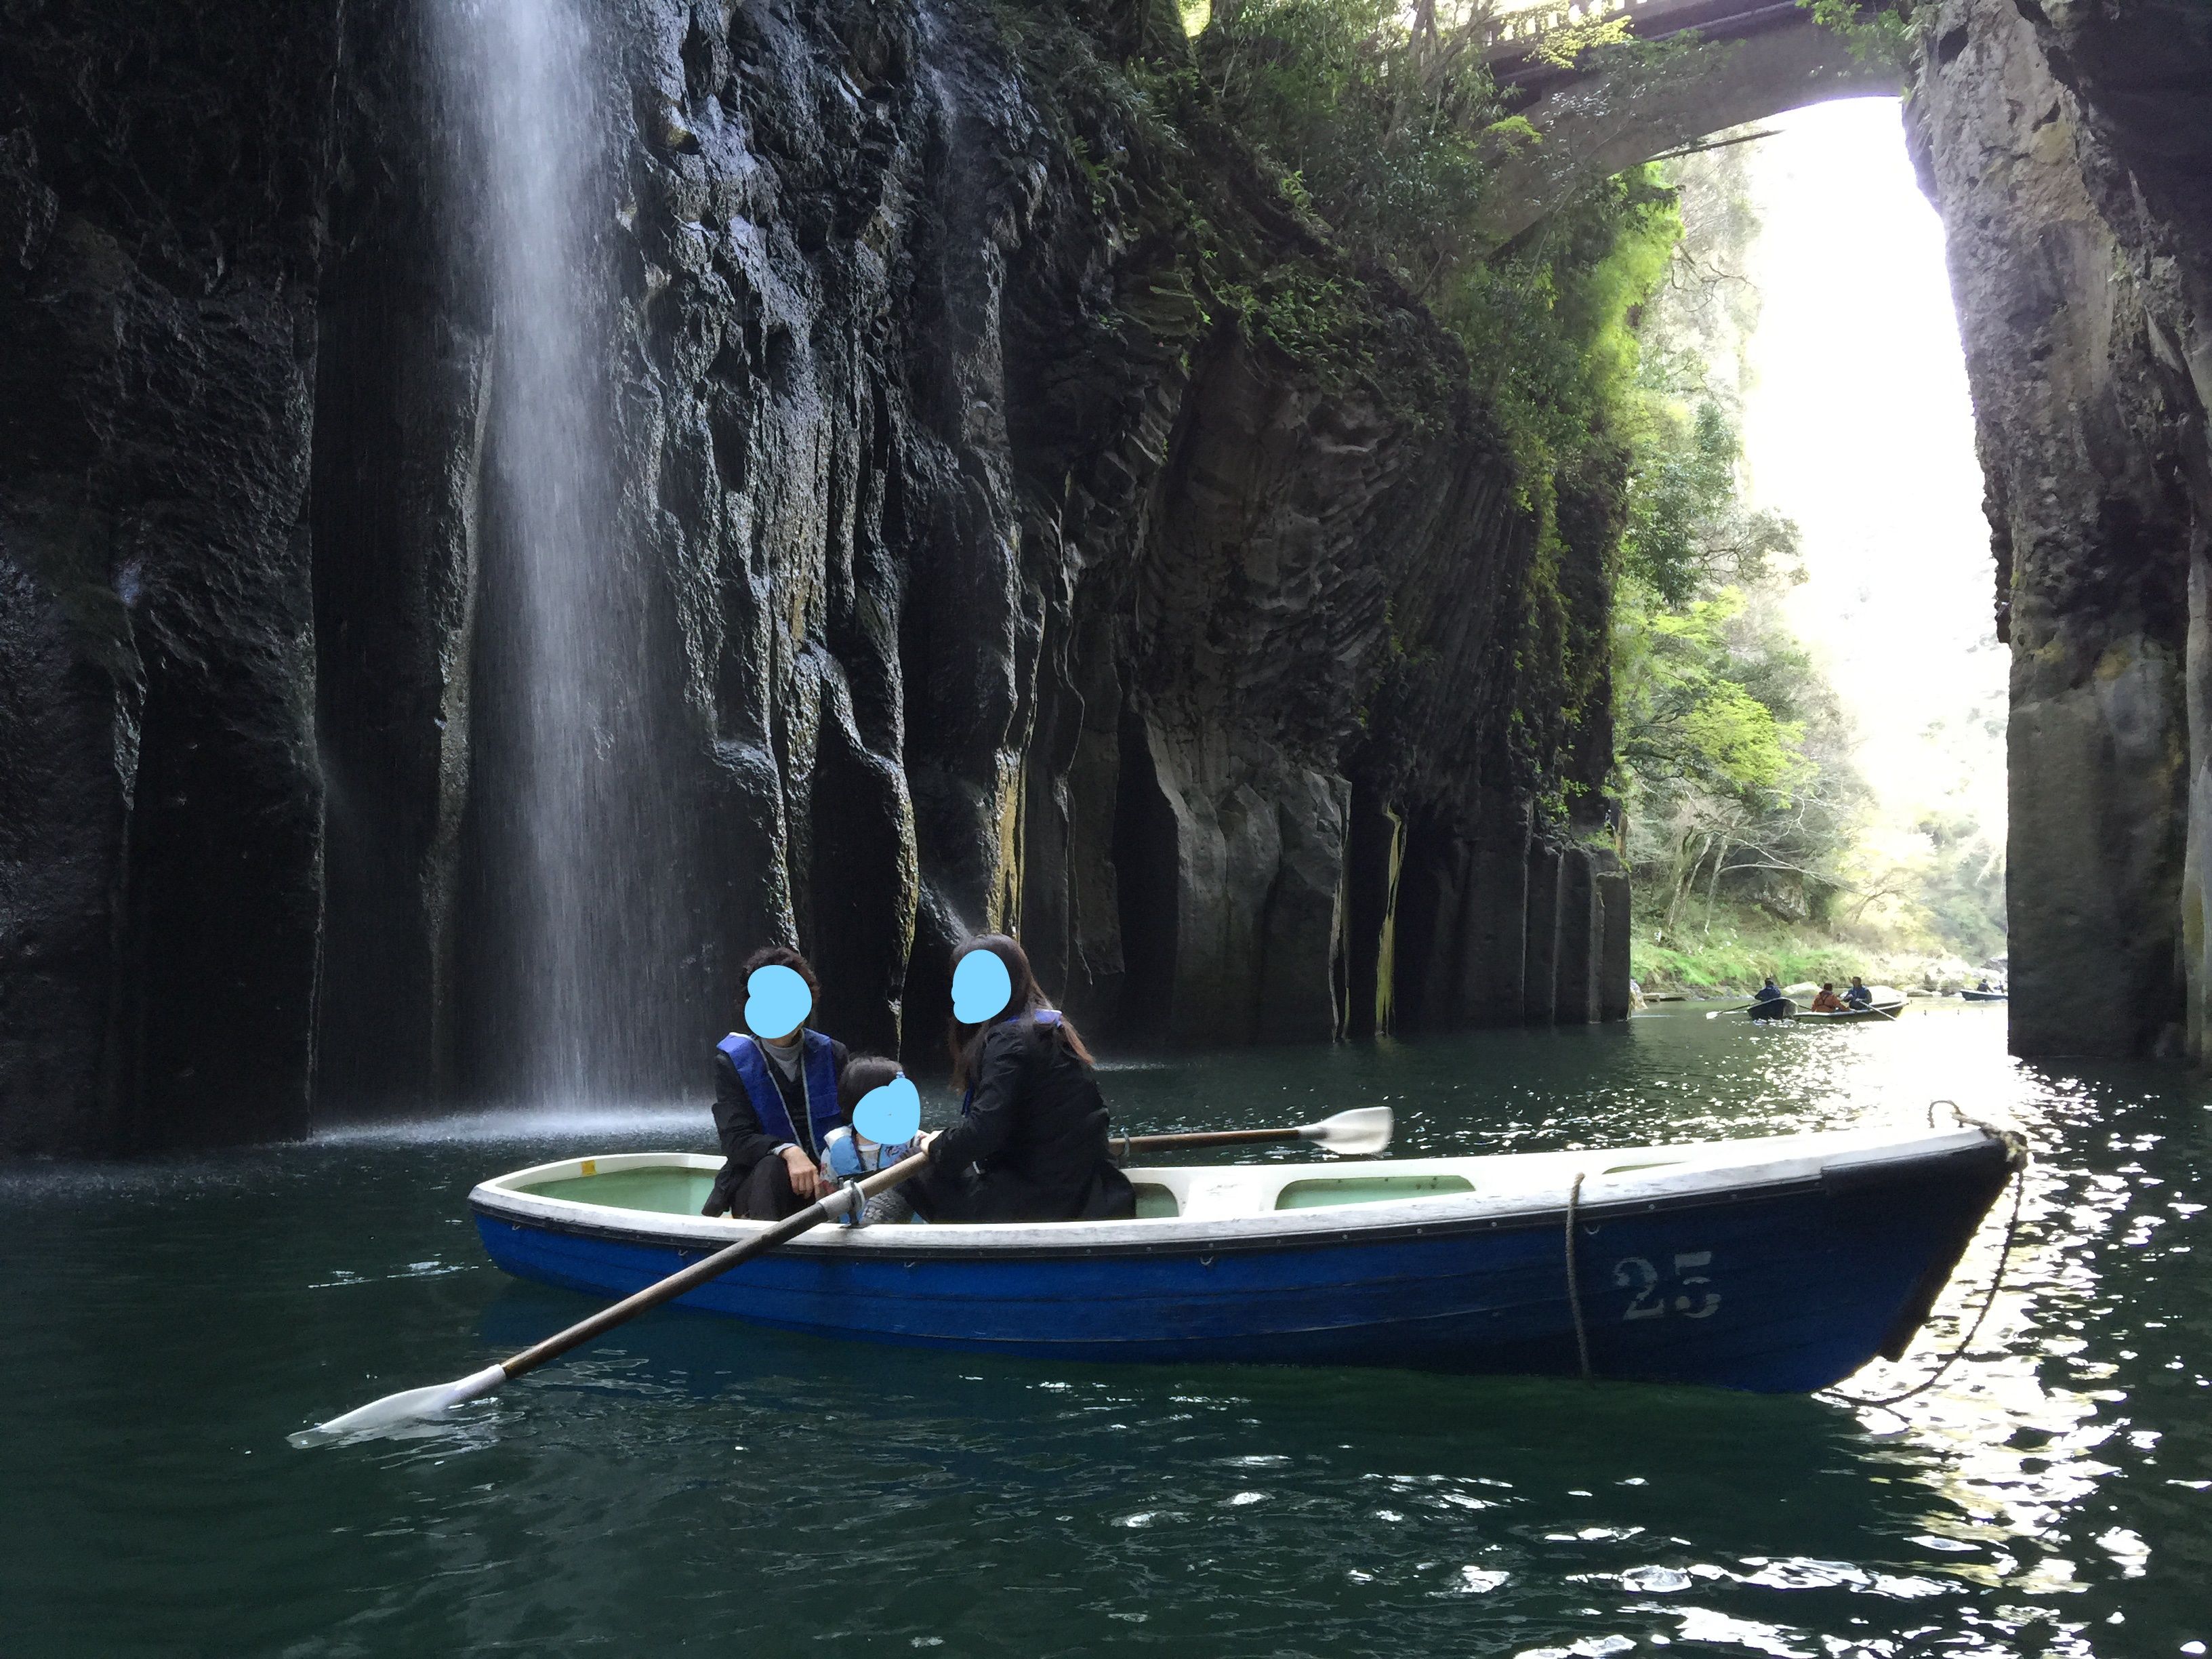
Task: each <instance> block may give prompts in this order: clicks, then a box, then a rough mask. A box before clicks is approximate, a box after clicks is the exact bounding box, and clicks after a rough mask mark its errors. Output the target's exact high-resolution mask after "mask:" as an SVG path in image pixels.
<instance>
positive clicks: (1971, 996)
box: [1959, 991, 2008, 1002]
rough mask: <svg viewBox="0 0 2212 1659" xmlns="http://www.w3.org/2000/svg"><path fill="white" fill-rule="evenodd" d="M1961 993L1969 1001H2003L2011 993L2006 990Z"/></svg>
mask: <svg viewBox="0 0 2212 1659" xmlns="http://www.w3.org/2000/svg"><path fill="white" fill-rule="evenodd" d="M1959 994H1960V996H1961V997H1962V998H1964V999H1965V1000H1966V1001H1968V1002H2002V1001H2004V1000H2006V998H2007V997H2008V993H2007V992H2004V991H1961V992H1960V993H1959Z"/></svg>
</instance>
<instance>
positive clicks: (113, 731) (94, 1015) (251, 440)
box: [0, 0, 340, 1151]
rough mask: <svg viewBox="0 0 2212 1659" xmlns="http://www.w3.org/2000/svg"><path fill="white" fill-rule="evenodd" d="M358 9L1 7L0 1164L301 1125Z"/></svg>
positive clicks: (301, 4)
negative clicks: (336, 249) (333, 339)
mask: <svg viewBox="0 0 2212 1659" xmlns="http://www.w3.org/2000/svg"><path fill="white" fill-rule="evenodd" d="M339 10H340V8H339V7H337V5H336V4H318V3H315V0H283V3H267V4H257V3H252V0H246V3H242V4H234V3H223V4H220V5H217V4H191V3H186V4H179V5H168V6H155V7H146V6H138V5H125V4H102V3H80V4H74V5H70V6H67V7H54V6H46V5H39V4H32V3H9V4H5V5H0V41H4V43H5V45H4V47H0V1150H4V1151H33V1150H44V1149H53V1148H70V1147H113V1146H171V1145H179V1144H190V1143H194V1142H204V1141H209V1140H218V1139H240V1138H248V1137H254V1136H268V1135H275V1134H282V1133H290V1132H296V1131H298V1130H300V1129H301V1128H303V1127H305V1126H306V1124H307V1121H308V1112H309V1102H310V1094H311V1088H312V1076H313V1024H314V1006H315V994H316V983H317V979H316V971H317V958H318V952H319V948H320V943H321V934H320V905H321V887H322V803H321V792H320V786H319V777H318V773H317V767H316V759H315V745H314V678H313V650H314V644H313V641H314V624H315V618H314V605H313V594H312V591H311V580H310V553H309V535H308V526H307V516H308V495H309V489H308V477H309V471H310V441H311V433H312V421H311V418H310V411H311V409H312V403H313V384H314V374H313V369H314V355H315V322H316V318H315V306H314V282H315V277H316V273H317V268H318V263H319V252H320V243H321V234H320V226H319V215H320V212H321V204H322V200H323V196H324V191H325V183H326V177H327V167H328V156H329V144H328V112H329V107H330V101H331V94H332V88H333V79H334V75H335V71H336V64H337V15H338V13H339Z"/></svg>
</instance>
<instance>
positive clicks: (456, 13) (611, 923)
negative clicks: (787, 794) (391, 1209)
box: [433, 0, 682, 1103]
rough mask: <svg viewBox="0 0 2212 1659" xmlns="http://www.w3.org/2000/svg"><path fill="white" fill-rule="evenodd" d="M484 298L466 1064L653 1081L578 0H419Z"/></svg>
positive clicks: (592, 99) (665, 900) (607, 211)
mask: <svg viewBox="0 0 2212 1659" xmlns="http://www.w3.org/2000/svg"><path fill="white" fill-rule="evenodd" d="M433 3H434V4H436V5H439V6H441V7H442V8H444V10H445V16H444V24H445V27H447V30H448V31H449V32H450V39H449V40H448V41H447V46H448V48H449V51H448V52H447V58H448V59H449V62H450V63H451V64H452V67H453V70H454V71H456V72H457V73H458V76H459V80H460V82H461V83H462V84H463V85H464V86H465V94H464V96H463V97H462V99H461V100H459V109H460V113H461V117H462V118H461V120H460V122H459V126H460V128H461V134H460V136H461V141H462V143H461V148H462V149H463V152H464V153H465V154H466V155H469V156H471V160H472V162H473V177H465V178H464V179H463V180H462V181H461V182H462V185H463V188H462V189H460V190H459V191H457V192H456V195H457V199H458V202H459V204H460V205H461V206H462V208H463V210H467V209H468V207H469V205H470V204H481V208H482V211H483V220H482V222H481V223H480V224H478V225H477V226H476V227H474V228H473V230H474V234H472V235H471V236H470V237H468V238H466V239H465V240H467V241H468V242H469V243H470V245H471V246H475V247H477V249H479V250H480V252H479V253H478V254H477V256H476V257H477V258H479V259H480V261H481V263H482V265H483V269H482V270H481V271H480V272H479V273H478V275H479V276H480V279H481V281H482V283H483V291H484V293H485V294H486V295H487V298H488V300H489V315H490V318H491V322H492V333H493V351H492V362H493V370H492V380H491V386H490V388H489V422H488V430H487V434H486V443H485V471H484V484H485V489H484V494H483V570H484V575H483V605H482V615H481V617H480V620H479V638H480V642H481V644H480V651H479V656H478V661H477V669H476V684H477V720H476V721H475V724H476V725H477V727H478V741H477V747H476V754H475V759H474V762H473V764H472V774H473V775H472V781H471V811H472V812H474V813H476V814H477V817H478V826H477V832H476V836H475V846H476V858H477V865H478V888H479V890H480V892H481V893H482V902H481V909H482V912H483V917H482V919H483V924H484V926H485V927H487V929H488V930H489V935H490V937H489V939H479V940H477V942H476V945H475V947H474V950H473V951H472V956H473V959H474V960H475V962H476V963H477V972H478V973H479V974H480V975H483V978H484V979H485V980H486V981H489V982H487V983H485V984H483V985H479V986H477V987H473V988H472V991H471V996H472V1000H473V1001H474V1002H475V1004H476V1006H478V1007H479V1008H481V1009H482V1010H483V1015H482V1018H481V1020H480V1021H479V1022H478V1024H479V1025H480V1026H481V1028H482V1030H480V1033H479V1036H478V1042H477V1047H478V1048H480V1049H481V1050H483V1054H484V1060H483V1063H481V1064H480V1065H479V1066H477V1070H478V1072H479V1073H481V1074H482V1075H483V1079H484V1080H485V1082H486V1083H487V1085H489V1087H490V1088H491V1089H492V1090H493V1091H495V1092H498V1093H501V1094H506V1095H514V1096H520V1097H524V1098H526V1099H528V1100H531V1101H533V1102H537V1103H568V1102H574V1101H580V1100H584V1099H586V1098H594V1097H596V1098H602V1099H603V1098H605V1097H607V1096H608V1095H610V1094H632V1095H635V1094H637V1093H641V1092H658V1091H662V1090H664V1089H665V1087H666V1086H667V1084H668V1082H669V1081H670V1079H669V1078H668V1075H667V1067H668V1061H669V1058H670V1056H669V1054H668V1052H667V1049H668V1043H667V1036H668V1034H667V1032H666V1030H665V1025H666V1022H667V1018H668V1014H669V1012H670V1011H671V1007H672V1006H673V1004H674V1003H675V1002H676V1001H677V1000H679V999H678V998H675V997H673V996H672V995H671V990H672V988H673V987H671V986H670V984H669V982H668V981H669V977H670V974H671V965H670V963H669V962H668V961H667V957H668V956H669V954H670V948H671V944H672V942H673V939H675V938H676V937H677V936H678V930H677V929H675V928H673V927H671V926H670V925H669V924H670V922H671V919H672V918H673V915H674V914H675V911H676V909H677V908H678V907H677V906H676V903H675V900H674V898H673V894H674V892H675V890H676V889H677V887H678V883H679V882H680V874H679V872H680V868H681V865H682V860H680V858H679V857H678V856H677V854H676V850H675V848H674V846H673V844H672V843H673V839H674V836H675V829H674V827H673V826H674V823H675V819H676V816H677V815H676V814H675V813H674V812H673V811H671V809H670V805H669V803H668V802H667V801H666V800H665V799H663V798H662V793H661V790H660V787H659V785H658V784H657V783H656V781H655V767H654V764H653V759H654V754H655V743H654V737H655V732H654V730H653V726H654V721H653V696H652V662H651V658H652V652H651V650H650V648H649V645H648V635H649V631H650V630H649V623H650V618H651V615H652V604H651V599H652V578H651V574H650V572H649V569H648V568H647V565H646V564H645V563H644V562H642V561H641V559H640V558H639V556H638V552H637V549H636V547H635V538H632V537H629V536H627V535H626V534H625V532H624V515H623V510H622V498H621V491H620V489H619V487H618V482H617V478H618V475H617V465H616V455H617V445H616V441H615V439H616V420H615V380H614V351H613V347H612V344H611V342H613V341H614V340H615V338H616V337H617V317H616V300H615V296H614V291H613V283H612V279H611V267H612V259H611V254H610V250H609V248H608V247H607V246H606V240H605V239H606V237H607V235H608V234H609V231H610V229H611V227H612V224H613V222H614V200H615V195H616V188H617V178H618V173H617V168H616V167H615V165H614V162H613V159H612V157H611V155H609V153H608V149H607V145H606V140H605V134H607V133H608V132H609V131H610V130H611V124H610V122H609V121H608V120H607V119H606V114H605V110H604V109H603V108H602V107H601V106H602V103H603V101H604V100H603V97H602V94H601V90H600V85H599V74H598V73H597V63H598V58H597V56H596V54H595V52H594V49H593V40H592V27H591V22H590V19H591V15H592V13H591V9H590V7H589V5H588V3H587V0H433Z"/></svg>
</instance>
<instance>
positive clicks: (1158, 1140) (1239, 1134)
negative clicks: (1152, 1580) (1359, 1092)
mask: <svg viewBox="0 0 2212 1659" xmlns="http://www.w3.org/2000/svg"><path fill="white" fill-rule="evenodd" d="M1304 1139H1306V1136H1305V1133H1304V1131H1303V1130H1299V1129H1201V1130H1199V1131H1197V1132H1196V1133H1192V1134H1182V1135H1123V1136H1121V1139H1118V1140H1116V1141H1115V1142H1113V1143H1112V1144H1113V1145H1114V1146H1115V1147H1118V1148H1119V1149H1120V1150H1119V1151H1118V1152H1117V1153H1116V1157H1117V1158H1121V1159H1125V1160H1126V1159H1127V1158H1128V1157H1129V1155H1130V1154H1131V1153H1133V1152H1170V1151H1174V1150H1176V1149H1179V1148H1182V1147H1185V1146H1272V1145H1280V1144H1281V1143H1283V1142H1285V1141H1291V1140H1304Z"/></svg>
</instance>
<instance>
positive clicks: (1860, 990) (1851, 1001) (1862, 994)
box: [1844, 974, 1874, 1008]
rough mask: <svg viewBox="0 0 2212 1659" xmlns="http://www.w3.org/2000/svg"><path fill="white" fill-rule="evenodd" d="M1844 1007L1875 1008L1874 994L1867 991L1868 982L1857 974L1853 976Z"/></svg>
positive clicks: (1845, 993) (1846, 993)
mask: <svg viewBox="0 0 2212 1659" xmlns="http://www.w3.org/2000/svg"><path fill="white" fill-rule="evenodd" d="M1844 1006H1845V1007H1846V1008H1871V1007H1873V1006H1874V993H1873V992H1872V991H1869V989H1867V982H1866V981H1864V980H1863V979H1861V978H1860V977H1859V976H1858V975H1857V974H1853V975H1851V988H1850V990H1848V991H1846V992H1844Z"/></svg>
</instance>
